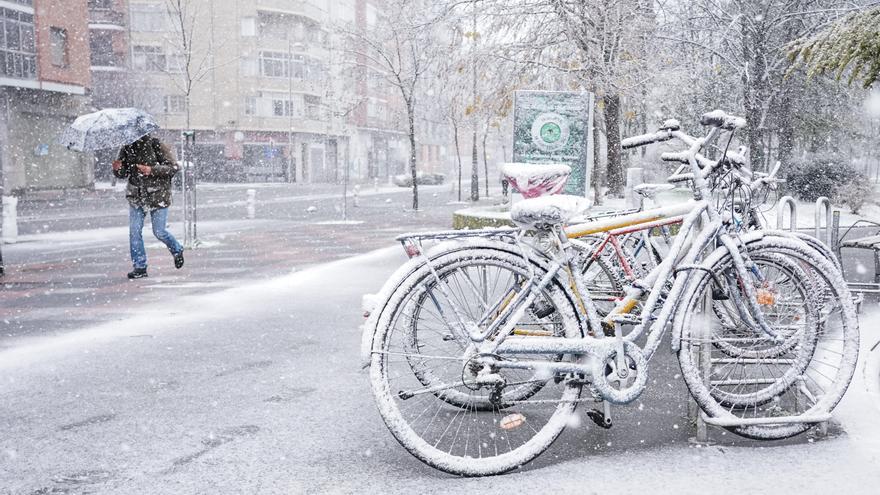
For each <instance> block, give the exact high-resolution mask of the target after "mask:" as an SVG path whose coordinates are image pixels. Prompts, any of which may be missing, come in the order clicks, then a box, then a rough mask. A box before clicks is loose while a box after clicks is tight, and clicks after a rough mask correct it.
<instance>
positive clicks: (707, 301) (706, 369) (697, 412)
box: [688, 290, 712, 445]
mask: <svg viewBox="0 0 880 495" xmlns="http://www.w3.org/2000/svg"><path fill="white" fill-rule="evenodd" d="M701 306H702V311H703V312H704V314H705V312H708V311H711V308H712V291H711V290H710V291H707V292H706V295H705V296H704V297H703V302H702V304H701ZM700 333H701V339H700V340H701V343H700V344H699V346H700V349H699V351H698V352H699V354H698V358H697V365H698V366H699V367H700V373H701V374H702V375H703V376H704V377H706V378H705V380H706V381H707V382H708V381H709V378H710V375H711V374H712V373H711V371H712V369H711V368H712V361H711V359H712V349H711V344H709V343H708V342H709V340H710V338H711V335H712V329H711V328H710V325H703V328H702V329H701V332H700ZM688 415H689V416H690V418H691V420H692V421H693V422H694V425H695V426H696V430H697V431H696V435H695V436H694V437H692V438H691V439H690V441H691V443H695V444H699V445H708V444H709V443H710V442H709V425H708V424H706V422H705V421H703V411H702V410H701V409H700V405H699V404H697V401H696V400H694V398H693V397H690V398H689V399H688Z"/></svg>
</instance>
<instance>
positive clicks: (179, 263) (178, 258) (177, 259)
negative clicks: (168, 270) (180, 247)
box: [172, 251, 183, 270]
mask: <svg viewBox="0 0 880 495" xmlns="http://www.w3.org/2000/svg"><path fill="white" fill-rule="evenodd" d="M172 254H173V255H174V268H177V269H178V270H179V269H181V268H183V251H181V252H179V253H172Z"/></svg>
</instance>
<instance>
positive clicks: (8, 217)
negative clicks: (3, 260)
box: [2, 196, 18, 244]
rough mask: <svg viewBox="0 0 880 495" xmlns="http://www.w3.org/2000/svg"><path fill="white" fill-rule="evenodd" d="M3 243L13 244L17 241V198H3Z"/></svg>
mask: <svg viewBox="0 0 880 495" xmlns="http://www.w3.org/2000/svg"><path fill="white" fill-rule="evenodd" d="M2 230H3V242H5V243H6V244H14V243H15V242H17V241H18V198H16V197H15V196H3V228H2Z"/></svg>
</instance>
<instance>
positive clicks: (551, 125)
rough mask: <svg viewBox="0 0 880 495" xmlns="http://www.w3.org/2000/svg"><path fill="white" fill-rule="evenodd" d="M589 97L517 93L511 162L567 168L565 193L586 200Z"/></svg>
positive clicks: (590, 162) (590, 160)
mask: <svg viewBox="0 0 880 495" xmlns="http://www.w3.org/2000/svg"><path fill="white" fill-rule="evenodd" d="M593 98H594V96H593V94H592V93H587V92H558V91H517V92H516V95H515V100H514V101H515V103H514V113H513V161H514V162H520V163H564V164H566V165H568V166H570V167H571V176H570V177H569V178H568V182H567V183H566V185H565V192H566V194H573V195H577V196H584V197H587V196H588V195H589V190H590V179H591V175H592V168H593V153H592V147H593V139H592V137H593V135H592V125H593Z"/></svg>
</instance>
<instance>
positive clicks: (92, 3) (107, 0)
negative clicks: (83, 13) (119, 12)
mask: <svg viewBox="0 0 880 495" xmlns="http://www.w3.org/2000/svg"><path fill="white" fill-rule="evenodd" d="M89 8H90V9H100V10H109V9H112V8H113V0H89Z"/></svg>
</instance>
